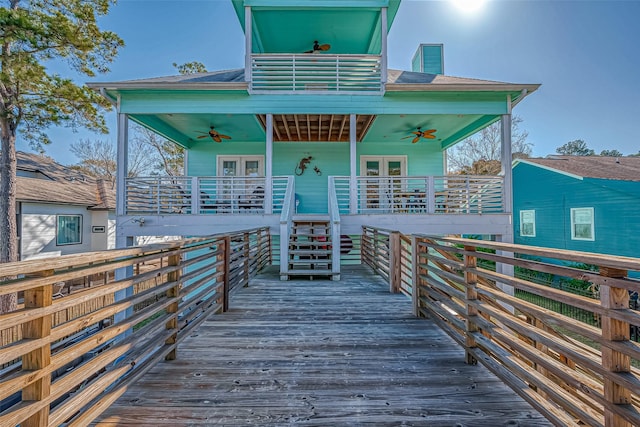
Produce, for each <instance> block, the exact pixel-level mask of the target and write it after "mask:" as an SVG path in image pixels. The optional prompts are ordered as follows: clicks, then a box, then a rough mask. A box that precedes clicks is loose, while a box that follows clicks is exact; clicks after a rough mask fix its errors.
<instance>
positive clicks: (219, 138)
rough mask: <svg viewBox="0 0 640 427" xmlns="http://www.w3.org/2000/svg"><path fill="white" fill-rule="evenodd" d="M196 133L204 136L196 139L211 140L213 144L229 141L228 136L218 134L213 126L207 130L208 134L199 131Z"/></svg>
mask: <svg viewBox="0 0 640 427" xmlns="http://www.w3.org/2000/svg"><path fill="white" fill-rule="evenodd" d="M196 132H198V133H202V134H204V135H200V136H199V137H198V139H202V138H211V139H213V140H214V141H215V142H222V140H223V139H231V137H230V136H229V135H223V134H221V133H219V132H218V131H217V130H215V128H214V127H213V126H211V127H210V128H209V132H200V131H196Z"/></svg>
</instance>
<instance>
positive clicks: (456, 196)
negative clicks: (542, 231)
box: [330, 175, 504, 214]
mask: <svg viewBox="0 0 640 427" xmlns="http://www.w3.org/2000/svg"><path fill="white" fill-rule="evenodd" d="M330 179H333V180H334V181H335V189H336V196H337V199H338V205H339V207H340V213H341V214H349V213H351V214H389V213H398V214H434V213H435V214H485V213H502V212H504V207H503V178H502V177H500V176H468V175H455V176H375V177H363V176H361V177H357V178H356V182H355V186H354V188H351V185H350V179H349V177H346V176H337V177H330Z"/></svg>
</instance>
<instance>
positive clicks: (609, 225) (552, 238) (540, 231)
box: [513, 156, 640, 257]
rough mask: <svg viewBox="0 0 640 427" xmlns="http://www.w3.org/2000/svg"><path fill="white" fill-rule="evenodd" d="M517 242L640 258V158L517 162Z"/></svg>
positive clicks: (575, 158)
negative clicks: (639, 252)
mask: <svg viewBox="0 0 640 427" xmlns="http://www.w3.org/2000/svg"><path fill="white" fill-rule="evenodd" d="M513 193H514V195H513V216H514V232H515V243H520V244H525V245H534V246H544V247H550V248H559V249H569V250H577V251H586V252H597V253H604V254H612V255H622V256H631V257H638V241H639V240H638V238H639V236H640V157H600V156H586V157H585V156H549V157H547V158H544V159H518V160H515V161H514V162H513Z"/></svg>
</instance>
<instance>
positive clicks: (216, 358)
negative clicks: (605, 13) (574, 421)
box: [95, 266, 550, 427]
mask: <svg viewBox="0 0 640 427" xmlns="http://www.w3.org/2000/svg"><path fill="white" fill-rule="evenodd" d="M230 306H231V309H230V311H229V312H227V313H224V314H222V315H217V316H212V317H211V318H210V319H209V320H207V321H206V322H204V323H203V324H202V325H201V326H200V328H199V329H197V330H196V332H195V333H194V334H193V335H192V336H191V337H189V338H188V339H186V340H185V341H184V343H183V344H182V345H181V346H180V347H179V349H178V358H177V360H174V361H171V362H163V363H160V364H159V365H157V366H155V367H154V368H153V369H152V370H151V371H150V372H149V373H147V374H146V375H145V376H144V377H143V378H142V379H141V380H140V381H139V382H138V383H136V384H135V385H134V386H133V387H131V388H130V389H129V390H128V391H127V392H126V393H125V394H124V395H123V396H122V397H121V398H120V399H119V400H118V401H117V402H116V403H115V404H114V405H112V406H111V407H110V408H109V409H108V410H107V411H106V412H105V413H104V414H103V416H102V417H101V418H99V419H98V420H97V421H96V423H95V425H99V426H113V425H124V426H126V425H135V426H163V425H165V426H168V425H172V426H174V425H225V426H235V425H238V426H239V425H242V426H246V425H315V426H327V425H376V426H377V425H423V426H491V427H494V426H547V425H550V423H549V422H547V421H546V420H545V419H544V418H543V417H542V416H541V415H540V414H539V413H537V412H536V411H535V410H534V409H532V408H531V406H530V405H529V404H527V403H526V402H524V401H523V400H522V399H521V398H520V397H518V396H517V395H516V394H515V393H514V392H513V391H512V390H511V389H509V388H508V387H507V386H505V385H504V384H503V383H502V382H501V381H500V380H498V379H497V378H496V377H494V376H493V375H492V374H491V373H490V372H489V371H488V370H487V369H485V368H484V367H483V366H481V365H477V366H472V365H466V364H465V363H464V359H465V355H464V351H463V350H462V349H461V348H460V347H459V346H457V345H456V344H455V342H454V341H453V340H451V339H450V338H449V337H448V336H447V335H446V334H445V333H444V332H443V331H442V330H440V329H439V328H438V327H437V326H436V325H434V324H433V322H431V321H430V320H428V319H417V318H414V317H412V315H411V302H410V300H409V299H408V298H407V297H406V296H403V295H400V294H395V295H392V294H389V292H388V285H387V284H386V283H384V282H383V281H382V279H380V278H379V277H378V276H375V275H373V274H372V273H371V272H370V271H369V270H368V268H367V267H360V266H358V267H348V268H344V269H343V272H342V280H341V281H336V282H334V281H329V280H314V281H308V280H294V281H287V282H283V281H280V280H279V276H278V271H277V270H276V269H272V270H270V271H269V272H268V273H265V274H261V275H259V276H258V277H257V278H256V279H254V280H253V281H252V283H251V285H250V287H248V288H243V289H241V290H240V291H239V292H238V293H236V294H235V295H234V296H233V297H232V300H231V304H230Z"/></svg>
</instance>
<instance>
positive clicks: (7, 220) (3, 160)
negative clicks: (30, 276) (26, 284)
mask: <svg viewBox="0 0 640 427" xmlns="http://www.w3.org/2000/svg"><path fill="white" fill-rule="evenodd" d="M1 125H2V151H1V152H0V263H5V262H14V261H18V232H17V225H16V135H15V131H13V128H12V126H10V124H9V123H7V122H6V121H4V122H3V123H2V124H1ZM2 280H6V278H3V277H0V281H2ZM17 305H18V295H17V294H15V293H13V294H6V295H0V313H6V312H8V311H13V310H15V309H16V308H17Z"/></svg>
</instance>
